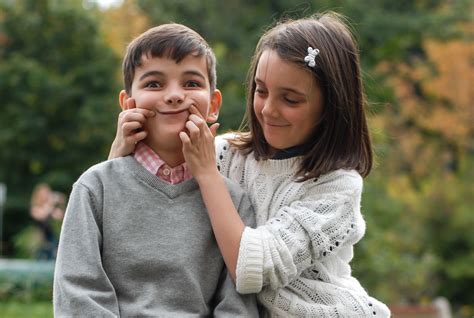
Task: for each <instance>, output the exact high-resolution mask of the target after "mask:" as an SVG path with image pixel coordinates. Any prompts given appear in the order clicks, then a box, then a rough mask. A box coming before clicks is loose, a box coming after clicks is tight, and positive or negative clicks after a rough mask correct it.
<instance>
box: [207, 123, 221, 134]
mask: <svg viewBox="0 0 474 318" xmlns="http://www.w3.org/2000/svg"><path fill="white" fill-rule="evenodd" d="M219 126H220V124H219V123H215V124H212V125H211V127H209V129H210V130H211V133H212V136H214V137H215V136H217V129H219Z"/></svg>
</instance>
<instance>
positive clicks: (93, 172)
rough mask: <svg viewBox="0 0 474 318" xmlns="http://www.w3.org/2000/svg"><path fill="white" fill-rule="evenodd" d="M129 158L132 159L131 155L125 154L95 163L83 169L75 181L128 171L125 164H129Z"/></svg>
mask: <svg viewBox="0 0 474 318" xmlns="http://www.w3.org/2000/svg"><path fill="white" fill-rule="evenodd" d="M131 159H132V161H133V157H131V156H127V157H120V158H115V159H110V160H106V161H103V162H100V163H97V164H95V165H93V166H91V167H89V168H88V169H87V170H86V171H84V172H83V173H82V175H81V176H80V177H79V178H78V179H77V181H76V182H78V183H89V182H94V181H99V180H101V179H103V178H105V177H107V178H110V177H113V176H115V175H123V174H124V173H126V172H127V171H129V169H127V166H129V165H130V161H131Z"/></svg>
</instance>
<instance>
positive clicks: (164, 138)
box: [145, 129, 183, 149]
mask: <svg viewBox="0 0 474 318" xmlns="http://www.w3.org/2000/svg"><path fill="white" fill-rule="evenodd" d="M181 131H183V129H179V130H178V129H173V130H171V131H161V132H160V133H152V132H151V133H148V136H147V138H146V139H145V142H146V143H148V144H153V145H157V146H160V147H166V148H172V147H179V148H180V149H181V147H182V142H181V138H179V133H180V132H181Z"/></svg>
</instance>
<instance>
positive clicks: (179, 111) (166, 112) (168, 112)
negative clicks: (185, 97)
mask: <svg viewBox="0 0 474 318" xmlns="http://www.w3.org/2000/svg"><path fill="white" fill-rule="evenodd" d="M186 111H189V107H186V108H183V109H171V110H157V111H156V112H157V113H159V114H162V115H176V114H179V113H182V112H186Z"/></svg>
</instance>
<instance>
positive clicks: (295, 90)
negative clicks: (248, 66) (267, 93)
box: [255, 77, 306, 96]
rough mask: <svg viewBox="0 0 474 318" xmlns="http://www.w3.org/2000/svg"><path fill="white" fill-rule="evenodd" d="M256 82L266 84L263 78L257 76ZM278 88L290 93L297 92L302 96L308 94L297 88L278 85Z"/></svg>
mask: <svg viewBox="0 0 474 318" xmlns="http://www.w3.org/2000/svg"><path fill="white" fill-rule="evenodd" d="M255 83H257V84H258V85H262V86H266V85H265V82H264V81H262V80H261V79H259V78H257V77H255ZM278 89H280V90H282V91H286V92H290V93H293V94H296V95H301V96H306V94H305V93H303V92H301V91H299V90H297V89H295V88H292V87H278Z"/></svg>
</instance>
